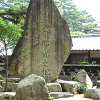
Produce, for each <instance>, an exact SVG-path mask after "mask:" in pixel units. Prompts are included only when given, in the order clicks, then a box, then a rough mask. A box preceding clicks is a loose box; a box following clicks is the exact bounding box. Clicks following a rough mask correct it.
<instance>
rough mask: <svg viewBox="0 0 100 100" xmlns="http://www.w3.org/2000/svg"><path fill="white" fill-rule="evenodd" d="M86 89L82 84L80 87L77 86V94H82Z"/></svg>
mask: <svg viewBox="0 0 100 100" xmlns="http://www.w3.org/2000/svg"><path fill="white" fill-rule="evenodd" d="M86 89H87V87H86V86H84V85H83V84H81V85H80V86H78V88H77V92H78V93H84V91H85V90H86Z"/></svg>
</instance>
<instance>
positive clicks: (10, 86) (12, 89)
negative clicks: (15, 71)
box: [2, 82, 18, 92]
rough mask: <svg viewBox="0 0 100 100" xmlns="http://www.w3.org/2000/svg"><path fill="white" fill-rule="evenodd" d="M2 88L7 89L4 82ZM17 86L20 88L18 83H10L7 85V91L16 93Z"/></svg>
mask: <svg viewBox="0 0 100 100" xmlns="http://www.w3.org/2000/svg"><path fill="white" fill-rule="evenodd" d="M2 86H3V87H5V86H6V82H3V83H2ZM17 86H18V83H11V82H8V84H7V91H8V92H16V89H17Z"/></svg>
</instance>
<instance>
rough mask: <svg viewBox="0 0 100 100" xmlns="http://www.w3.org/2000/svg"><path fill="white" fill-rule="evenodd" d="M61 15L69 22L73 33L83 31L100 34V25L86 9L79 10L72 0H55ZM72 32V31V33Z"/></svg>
mask: <svg viewBox="0 0 100 100" xmlns="http://www.w3.org/2000/svg"><path fill="white" fill-rule="evenodd" d="M55 2H56V5H57V6H58V9H59V11H60V13H61V15H62V16H63V17H64V18H65V19H66V21H67V22H68V25H69V28H70V30H71V31H72V32H75V33H73V34H72V35H76V34H79V33H78V32H82V34H83V33H85V34H92V33H93V34H96V33H99V34H100V26H98V23H97V22H96V20H94V18H93V17H92V16H91V15H89V13H88V12H87V11H86V10H83V11H79V10H78V8H77V6H76V5H75V4H74V3H73V1H72V0H55ZM72 32H71V33H72Z"/></svg>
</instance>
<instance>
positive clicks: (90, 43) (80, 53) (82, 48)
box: [66, 34, 100, 64]
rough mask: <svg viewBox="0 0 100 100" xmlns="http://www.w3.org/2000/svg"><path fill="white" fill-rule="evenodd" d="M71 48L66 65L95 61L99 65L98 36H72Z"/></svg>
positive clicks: (99, 49)
mask: <svg viewBox="0 0 100 100" xmlns="http://www.w3.org/2000/svg"><path fill="white" fill-rule="evenodd" d="M71 37H72V42H73V47H72V49H71V53H70V55H69V58H68V59H67V62H66V63H67V64H82V62H85V61H87V62H89V63H90V64H91V63H92V61H96V63H97V64H100V34H88V35H72V36H71Z"/></svg>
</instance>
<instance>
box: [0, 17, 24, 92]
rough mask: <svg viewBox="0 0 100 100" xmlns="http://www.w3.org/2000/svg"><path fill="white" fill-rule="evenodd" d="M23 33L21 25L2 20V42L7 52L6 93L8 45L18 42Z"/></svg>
mask: <svg viewBox="0 0 100 100" xmlns="http://www.w3.org/2000/svg"><path fill="white" fill-rule="evenodd" d="M21 31H23V30H22V29H21V28H20V25H15V24H13V23H9V22H7V21H3V19H2V18H0V41H1V42H2V43H3V44H4V47H5V52H6V57H5V58H6V59H5V65H6V75H7V76H6V86H5V91H7V79H8V57H7V45H8V44H10V43H12V42H13V41H17V40H18V39H19V37H20V36H21V34H20V32H21Z"/></svg>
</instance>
